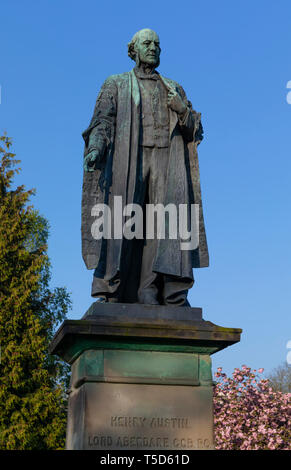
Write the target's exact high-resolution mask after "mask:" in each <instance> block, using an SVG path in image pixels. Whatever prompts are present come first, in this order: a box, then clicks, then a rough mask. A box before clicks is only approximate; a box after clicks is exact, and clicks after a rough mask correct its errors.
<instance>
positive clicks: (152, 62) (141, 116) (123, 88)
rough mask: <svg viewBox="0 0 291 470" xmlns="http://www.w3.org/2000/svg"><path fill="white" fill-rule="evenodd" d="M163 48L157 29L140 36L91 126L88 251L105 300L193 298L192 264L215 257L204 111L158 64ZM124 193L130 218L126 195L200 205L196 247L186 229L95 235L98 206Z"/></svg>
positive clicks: (182, 301) (97, 291)
mask: <svg viewBox="0 0 291 470" xmlns="http://www.w3.org/2000/svg"><path fill="white" fill-rule="evenodd" d="M160 52H161V49H160V41H159V37H158V35H157V34H156V33H155V32H154V31H152V30H150V29H143V30H141V31H139V32H137V33H136V34H135V35H134V36H133V38H132V40H131V42H130V43H129V44H128V55H129V56H130V58H131V59H133V60H134V61H135V62H136V66H135V67H134V69H133V70H131V71H130V72H126V73H122V74H119V75H112V76H110V77H109V78H107V80H106V81H105V82H104V84H103V86H102V88H101V91H100V93H99V95H98V97H97V101H96V105H95V109H94V114H93V117H92V120H91V123H90V125H89V127H88V129H87V130H86V131H85V132H84V133H83V137H84V140H85V152H84V182H83V197H82V252H83V258H84V261H85V264H86V266H87V268H88V269H94V276H93V284H92V296H93V297H98V298H100V299H103V301H105V302H129V303H132V302H139V303H143V304H151V305H155V304H157V305H159V304H160V305H180V306H186V305H189V304H188V301H187V293H188V290H189V289H190V288H191V287H192V285H193V283H194V278H193V268H196V267H204V266H208V250H207V242H206V236H205V229H204V222H203V213H202V205H201V191H200V182H199V167H198V159H197V145H198V144H199V143H200V141H201V140H202V133H203V131H202V126H201V123H200V114H199V113H196V112H195V111H194V110H193V109H192V105H191V103H190V102H189V101H188V100H187V98H186V95H185V92H184V90H183V89H182V87H181V86H180V85H179V84H178V83H176V82H174V81H173V80H170V79H168V78H165V77H163V76H162V75H160V74H159V73H158V72H157V70H156V68H157V67H158V66H159V63H160ZM116 196H118V197H119V199H118V201H121V202H120V203H119V206H118V210H119V214H115V216H116V217H123V218H124V207H125V206H126V205H128V204H138V205H139V206H141V207H143V208H144V207H145V206H146V205H147V204H152V205H157V204H163V205H164V207H166V206H167V205H168V204H173V205H175V207H177V208H178V207H181V205H185V204H187V205H188V206H190V205H191V204H197V205H199V244H198V246H196V247H195V248H194V249H192V250H181V247H180V246H181V245H180V241H181V240H179V235H177V237H176V239H174V238H171V237H168V238H166V237H165V238H164V239H159V238H158V237H154V238H153V239H146V238H145V237H142V238H141V237H139V238H138V237H136V238H133V239H128V237H127V238H126V237H124V235H123V234H120V233H118V234H116V233H115V236H111V237H101V238H100V237H94V236H93V235H92V224H93V221H94V215H95V216H96V213H95V212H94V209H93V208H94V207H96V204H106V205H107V206H108V207H109V208H110V209H112V211H113V210H115V211H117V208H116V206H115V201H114V197H116ZM127 215H128V214H127ZM145 224H146V222H145ZM119 232H120V231H119Z"/></svg>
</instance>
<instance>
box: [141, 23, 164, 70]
mask: <svg viewBox="0 0 291 470" xmlns="http://www.w3.org/2000/svg"><path fill="white" fill-rule="evenodd" d="M135 50H136V52H137V54H138V56H139V60H140V62H141V63H143V64H147V65H152V66H154V67H156V66H157V65H159V62H160V52H161V49H160V40H159V36H158V35H157V34H156V33H155V32H154V31H151V30H150V29H146V30H144V31H141V33H140V35H139V37H138V40H137V42H136V44H135Z"/></svg>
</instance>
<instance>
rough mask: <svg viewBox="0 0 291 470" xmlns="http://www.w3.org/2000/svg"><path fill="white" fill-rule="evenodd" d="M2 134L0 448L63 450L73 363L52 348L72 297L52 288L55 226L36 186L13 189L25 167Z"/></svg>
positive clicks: (0, 185) (0, 142)
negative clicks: (39, 207)
mask: <svg viewBox="0 0 291 470" xmlns="http://www.w3.org/2000/svg"><path fill="white" fill-rule="evenodd" d="M10 146H11V143H10V140H9V139H8V138H7V137H6V136H2V137H0V341H1V362H0V449H61V448H63V447H64V439H65V425H66V395H65V387H66V382H67V380H68V369H67V368H66V365H65V364H64V363H62V362H61V361H60V360H58V359H57V358H55V357H51V356H49V355H48V353H47V348H48V344H49V342H50V340H51V338H52V336H53V333H54V331H55V329H56V326H57V325H58V324H59V323H60V322H61V321H62V320H63V319H64V318H65V316H66V313H67V311H68V308H69V307H70V298H69V295H68V293H67V291H66V289H65V288H57V289H54V290H50V289H49V281H50V262H49V259H48V256H47V245H46V242H47V237H48V223H47V221H46V220H45V219H44V218H43V217H41V216H40V215H39V214H38V212H37V211H36V210H35V209H33V207H32V206H28V202H29V198H30V196H31V195H32V194H33V193H34V191H33V190H29V191H27V190H25V188H24V186H18V187H17V188H16V189H12V184H13V179H14V176H15V174H16V173H18V172H19V168H17V164H18V163H19V161H17V160H15V159H14V154H13V153H11V152H10V151H9V149H10Z"/></svg>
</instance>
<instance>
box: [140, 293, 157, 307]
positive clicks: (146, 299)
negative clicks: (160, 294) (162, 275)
mask: <svg viewBox="0 0 291 470" xmlns="http://www.w3.org/2000/svg"><path fill="white" fill-rule="evenodd" d="M138 303H139V304H146V305H160V302H159V301H158V299H157V298H156V297H155V296H154V295H153V294H152V293H151V292H144V293H143V294H141V295H139V297H138Z"/></svg>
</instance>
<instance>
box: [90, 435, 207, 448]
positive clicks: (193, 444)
mask: <svg viewBox="0 0 291 470" xmlns="http://www.w3.org/2000/svg"><path fill="white" fill-rule="evenodd" d="M88 445H89V447H97V448H104V449H108V448H110V447H114V448H123V447H126V448H130V449H134V448H135V449H142V448H151V447H152V448H156V449H169V448H171V449H209V448H210V441H209V439H203V438H198V439H192V438H190V437H179V438H178V437H175V438H169V437H147V436H117V437H112V436H88Z"/></svg>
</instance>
